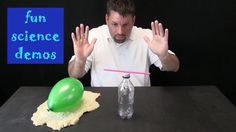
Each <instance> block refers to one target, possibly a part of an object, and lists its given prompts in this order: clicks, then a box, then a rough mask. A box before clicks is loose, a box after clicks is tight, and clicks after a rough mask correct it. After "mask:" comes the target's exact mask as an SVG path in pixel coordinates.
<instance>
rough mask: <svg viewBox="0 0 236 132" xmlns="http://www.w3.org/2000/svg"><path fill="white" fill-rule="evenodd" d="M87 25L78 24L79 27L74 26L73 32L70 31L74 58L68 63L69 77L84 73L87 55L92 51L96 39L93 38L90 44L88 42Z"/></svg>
mask: <svg viewBox="0 0 236 132" xmlns="http://www.w3.org/2000/svg"><path fill="white" fill-rule="evenodd" d="M88 36H89V27H88V26H86V27H84V25H83V24H80V27H76V29H75V33H71V38H72V41H73V48H74V55H75V58H74V59H73V60H71V61H70V62H69V64H68V73H69V76H70V77H76V78H81V77H83V76H84V75H85V73H86V71H85V69H84V68H85V63H86V60H87V57H88V56H89V55H90V54H91V53H92V51H93V48H94V44H95V43H96V41H97V39H93V40H92V42H91V44H89V42H88Z"/></svg>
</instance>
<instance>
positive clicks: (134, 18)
mask: <svg viewBox="0 0 236 132" xmlns="http://www.w3.org/2000/svg"><path fill="white" fill-rule="evenodd" d="M135 20H136V16H134V17H133V24H134V23H135Z"/></svg>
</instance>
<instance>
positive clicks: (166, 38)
mask: <svg viewBox="0 0 236 132" xmlns="http://www.w3.org/2000/svg"><path fill="white" fill-rule="evenodd" d="M164 38H165V40H166V41H168V38H169V30H168V29H167V28H166V29H165V36H164Z"/></svg>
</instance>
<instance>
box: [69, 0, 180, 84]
mask: <svg viewBox="0 0 236 132" xmlns="http://www.w3.org/2000/svg"><path fill="white" fill-rule="evenodd" d="M105 20H106V25H102V26H100V27H97V28H94V29H91V30H90V31H89V27H88V26H84V25H83V24H80V26H79V27H76V29H75V33H72V34H71V37H72V41H73V46H74V56H73V57H72V58H71V60H70V61H69V64H68V72H69V76H71V77H76V78H81V77H83V76H84V75H85V74H86V72H87V71H88V70H89V69H91V86H118V85H119V83H120V82H121V79H122V73H115V72H108V71H104V69H115V70H126V71H137V72H148V71H149V67H150V65H152V64H154V65H155V66H156V67H158V68H160V69H161V70H162V71H178V69H179V60H178V58H177V57H176V55H175V54H174V53H173V52H171V51H170V50H168V29H165V30H164V29H163V26H162V24H161V23H159V22H158V21H157V20H155V21H154V22H151V29H152V30H150V29H142V28H138V27H136V26H134V23H135V5H134V2H133V0H108V2H107V13H106V16H105ZM130 79H131V81H132V83H133V84H134V86H150V77H149V76H146V75H140V74H132V75H131V78H130Z"/></svg>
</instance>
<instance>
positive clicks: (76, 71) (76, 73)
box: [68, 58, 86, 78]
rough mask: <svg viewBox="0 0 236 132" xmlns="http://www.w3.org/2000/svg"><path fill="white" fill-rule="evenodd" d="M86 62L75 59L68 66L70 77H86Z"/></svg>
mask: <svg viewBox="0 0 236 132" xmlns="http://www.w3.org/2000/svg"><path fill="white" fill-rule="evenodd" d="M85 63H86V60H84V61H83V60H79V59H77V58H75V59H74V60H72V61H71V62H69V64H68V73H69V76H70V77H75V78H81V77H83V76H84V75H85V73H86V71H85V70H84V67H85Z"/></svg>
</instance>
